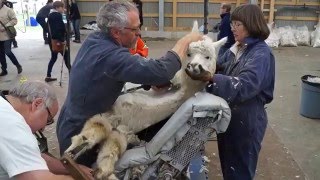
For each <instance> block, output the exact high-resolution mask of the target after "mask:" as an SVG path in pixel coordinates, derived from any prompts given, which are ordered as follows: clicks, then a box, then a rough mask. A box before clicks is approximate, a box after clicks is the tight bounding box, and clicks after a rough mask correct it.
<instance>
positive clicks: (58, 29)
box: [48, 12, 66, 42]
mask: <svg viewBox="0 0 320 180" xmlns="http://www.w3.org/2000/svg"><path fill="white" fill-rule="evenodd" d="M48 26H49V28H50V29H49V37H51V38H50V39H57V40H59V41H61V42H63V41H65V35H66V27H65V25H64V23H63V19H62V14H61V13H59V12H51V13H50V14H49V16H48Z"/></svg>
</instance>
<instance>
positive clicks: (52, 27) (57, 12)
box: [45, 1, 71, 82]
mask: <svg viewBox="0 0 320 180" xmlns="http://www.w3.org/2000/svg"><path fill="white" fill-rule="evenodd" d="M63 12H64V4H63V2H61V1H55V2H54V3H53V9H52V10H51V11H50V14H49V16H48V27H49V47H50V51H51V59H50V62H49V64H48V70H47V77H46V78H45V81H46V82H50V81H55V80H57V78H52V77H51V71H52V68H53V65H54V63H55V62H56V61H57V58H58V53H57V52H54V51H53V50H52V44H51V42H52V39H54V40H58V41H60V42H61V43H64V42H65V40H66V27H65V24H64V22H63V19H62V13H63ZM67 51H68V49H67V48H66V49H65V51H64V52H60V53H61V55H63V56H64V57H63V58H64V62H65V64H66V66H67V68H68V70H69V72H70V69H71V64H70V59H69V58H68V52H67Z"/></svg>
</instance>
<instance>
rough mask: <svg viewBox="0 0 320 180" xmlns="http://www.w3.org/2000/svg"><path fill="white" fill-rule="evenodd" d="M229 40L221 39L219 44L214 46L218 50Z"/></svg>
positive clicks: (214, 43) (215, 43)
mask: <svg viewBox="0 0 320 180" xmlns="http://www.w3.org/2000/svg"><path fill="white" fill-rule="evenodd" d="M227 40H228V37H224V38H222V39H220V40H219V41H217V42H213V43H212V44H213V46H214V47H215V48H216V49H218V48H220V47H221V46H223V45H224V44H225V43H226V42H227Z"/></svg>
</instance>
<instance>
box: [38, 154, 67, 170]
mask: <svg viewBox="0 0 320 180" xmlns="http://www.w3.org/2000/svg"><path fill="white" fill-rule="evenodd" d="M41 156H42V158H43V159H44V160H45V161H46V163H47V166H48V168H49V170H50V172H52V173H53V174H65V175H66V174H69V172H68V170H67V169H66V168H65V167H64V166H63V164H62V163H61V162H60V160H58V159H57V158H55V157H52V156H49V155H48V154H45V153H41Z"/></svg>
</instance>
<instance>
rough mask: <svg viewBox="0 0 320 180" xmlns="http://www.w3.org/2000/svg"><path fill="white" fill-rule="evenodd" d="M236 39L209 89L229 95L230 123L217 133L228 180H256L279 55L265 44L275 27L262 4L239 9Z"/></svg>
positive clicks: (234, 22)
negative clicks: (269, 25) (266, 15)
mask: <svg viewBox="0 0 320 180" xmlns="http://www.w3.org/2000/svg"><path fill="white" fill-rule="evenodd" d="M231 21H232V24H231V27H232V32H233V34H234V37H235V40H236V43H235V44H234V45H233V46H232V47H231V48H230V49H229V50H227V51H226V53H225V54H224V55H223V56H222V57H220V58H219V59H218V62H217V65H219V66H221V67H222V71H221V72H220V73H218V74H215V75H214V76H213V77H212V78H210V79H206V78H199V79H200V80H204V81H210V82H211V83H209V85H208V86H207V88H206V90H207V92H209V93H212V94H214V95H217V96H220V97H222V98H223V99H225V100H226V101H227V102H228V104H229V106H230V108H231V121H230V124H229V127H228V129H227V131H226V132H225V133H221V134H218V135H217V139H218V148H219V156H220V162H221V169H222V173H223V178H224V179H225V180H238V179H241V180H242V179H246V180H247V179H248V180H249V179H253V178H254V175H255V172H256V167H257V162H258V156H259V152H260V149H261V142H262V139H263V137H264V134H265V130H266V127H267V122H268V118H267V113H266V110H265V105H266V104H268V103H270V102H271V101H272V100H273V91H274V83H275V58H274V56H273V53H272V50H271V49H270V48H269V47H268V45H267V44H266V43H265V42H264V40H265V39H267V38H268V36H269V34H270V31H269V29H268V26H267V24H266V22H265V19H264V16H263V13H262V12H261V10H260V8H259V7H258V6H257V5H253V4H246V5H242V6H239V7H237V8H236V9H235V10H234V12H233V13H232V15H231Z"/></svg>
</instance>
